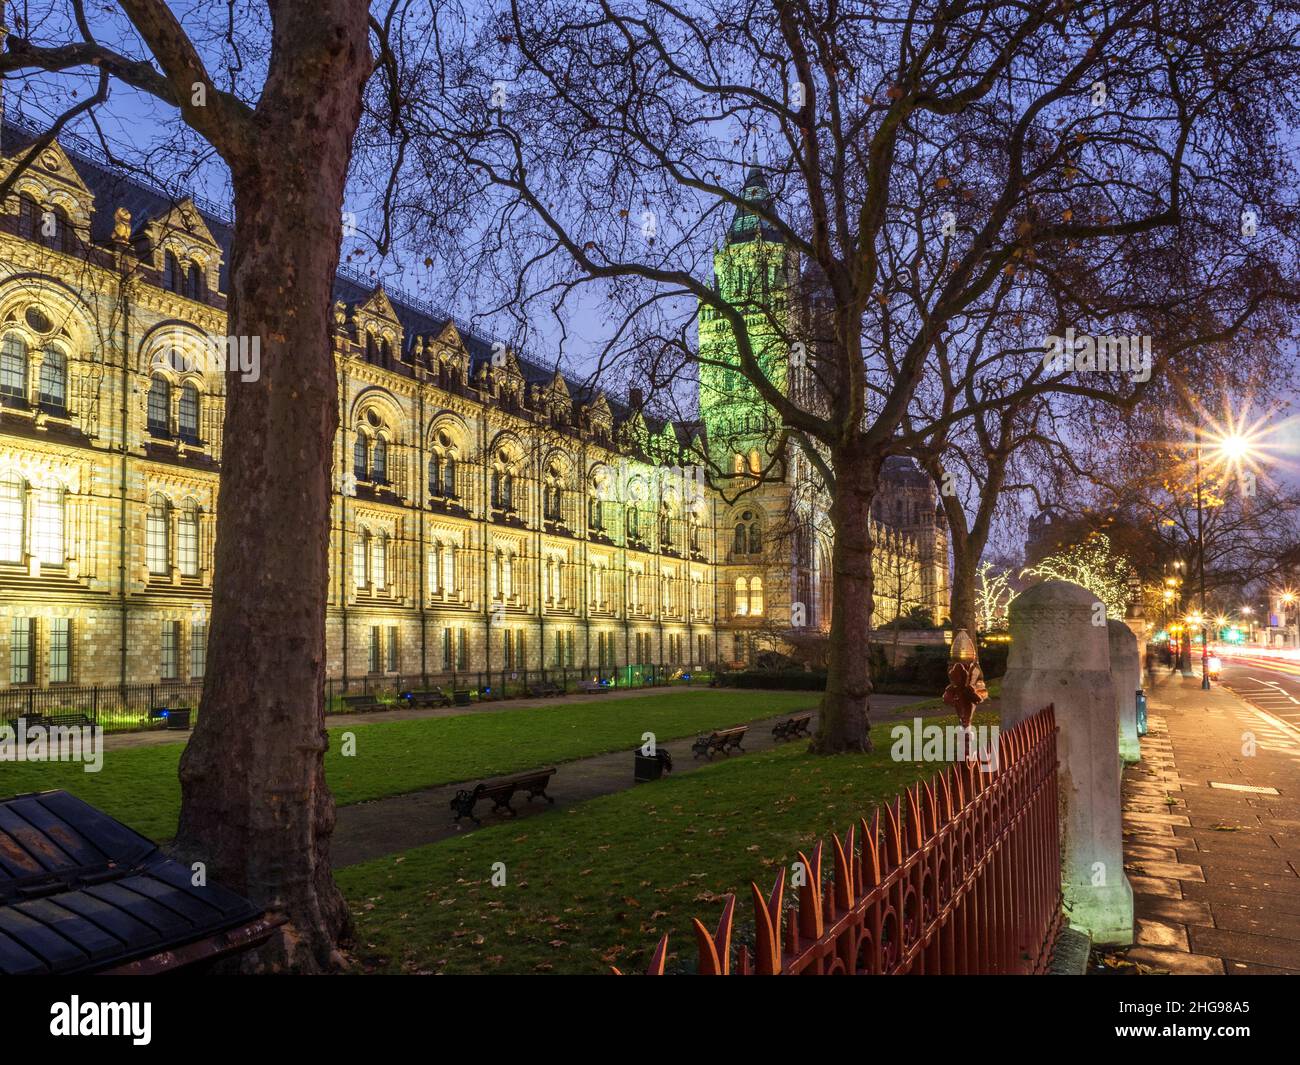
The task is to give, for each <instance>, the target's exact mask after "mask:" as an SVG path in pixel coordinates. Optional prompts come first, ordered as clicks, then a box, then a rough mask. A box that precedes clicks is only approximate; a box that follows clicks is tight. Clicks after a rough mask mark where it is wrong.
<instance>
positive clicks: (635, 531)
mask: <svg viewBox="0 0 1300 1065" xmlns="http://www.w3.org/2000/svg"><path fill="white" fill-rule="evenodd" d="M627 535H628V538H629V539H631V540H636V539H638V538H639V537H640V536H641V512H640V511H639V510H638V509H637V505H636V504H635V503H629V504H628V505H627Z"/></svg>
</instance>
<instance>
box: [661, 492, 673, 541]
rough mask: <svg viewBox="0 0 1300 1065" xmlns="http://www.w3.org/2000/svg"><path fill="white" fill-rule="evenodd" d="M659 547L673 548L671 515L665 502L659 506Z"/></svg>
mask: <svg viewBox="0 0 1300 1065" xmlns="http://www.w3.org/2000/svg"><path fill="white" fill-rule="evenodd" d="M659 545H660V546H661V547H672V546H673V514H672V510H671V508H670V507H669V506H668V504H667V503H666V502H665V503H662V504H660V506H659Z"/></svg>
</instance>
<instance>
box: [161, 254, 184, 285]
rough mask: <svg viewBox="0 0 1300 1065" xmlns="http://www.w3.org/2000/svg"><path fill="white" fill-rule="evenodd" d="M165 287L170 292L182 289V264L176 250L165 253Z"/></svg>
mask: <svg viewBox="0 0 1300 1065" xmlns="http://www.w3.org/2000/svg"><path fill="white" fill-rule="evenodd" d="M163 288H165V289H167V291H168V292H180V290H181V264H180V260H179V259H177V258H176V253H175V252H170V251H169V252H164V253H163Z"/></svg>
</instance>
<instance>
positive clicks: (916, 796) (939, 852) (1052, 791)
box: [614, 706, 1061, 976]
mask: <svg viewBox="0 0 1300 1065" xmlns="http://www.w3.org/2000/svg"><path fill="white" fill-rule="evenodd" d="M996 766H997V768H996V769H995V770H994V771H993V772H991V773H990V772H982V771H981V769H980V766H979V764H978V763H975V762H958V763H955V764H953V765H951V766H949V767H948V768H947V769H946V770H944V771H943V772H942V773H939V774H938V775H937V776H935V777H934V778H933V779H932V780H930V781H928V782H924V783H918V784H916V785H914V786H913V787H911V788H908V789H907V790H906V791H905V792H903V793H902V794H901V795H898V796H896V797H895V798H894V801H893V802H892V803H890V804H887V805H886V806H885V807H883V809H882V808H877V809H876V811H875V812H874V814H873V816H872V818H871V822H870V824H868V822H867V821H866V819H863V820H862V821H861V825H860V831H859V832H857V833H855V831H854V830H853V829H852V828H850V829H849V830H848V832H847V833H845V835H844V836H843V838H841V837H839V836H832V837H831V843H832V847H831V854H832V857H833V860H834V866H835V867H834V871H833V875H832V878H831V880H830V881H829V882H828V883H823V880H822V850H823V847H822V843H821V842H820V841H818V843H817V845H816V846H815V847H814V848H813V852H812V857H811V858H808V857H806V856H805V855H804V853H803V852H802V851H800V852H799V864H798V865H796V867H795V868H796V869H799V866H802V869H801V870H800V871H801V872H802V874H803V875H802V877H801V879H802V881H803V883H802V884H801V885H800V886H799V887H798V889H797V890H798V905H797V907H795V908H794V910H793V913H792V914H789V915H787V913H786V910H785V905H784V899H785V878H786V871H785V870H784V869H783V870H782V871H781V873H780V875H778V876H777V879H776V884H775V886H774V887H773V888H772V891H771V893H770V894H768V896H767V897H766V898H764V897H763V894H762V892H761V891H760V890H759V888H758V885H757V884H754V883H752V882H751V884H750V889H751V892H752V894H753V900H754V911H755V921H754V924H755V945H754V949H753V951H752V953H751V951H750V950H749V949H748V948H746V947H743V946H742V947H740V948H739V949H738V950H737V951H736V964H735V966H734V967H733V966H732V964H731V962H732V949H731V935H732V927H733V922H734V920H735V916H736V897H735V895H728V896H727V897H726V901H725V903H724V905H723V908H722V917H721V920H719V922H718V926H717V929H716V931H714V932H712V933H710V932H709V930H708V928H706V927H705V925H703V924H702V923H701V922H700V921H699V920H695V921H694V922H693V923H694V926H695V938H696V940H697V942H698V946H699V963H698V971H699V972H700V973H701V974H704V975H711V976H712V975H721V976H727V975H732V974H735V975H754V974H758V975H771V974H777V973H780V974H783V975H795V974H805V975H817V976H824V975H834V974H844V973H859V974H864V975H865V974H883V975H894V974H904V973H911V974H934V973H939V974H963V973H1007V974H1032V973H1042V972H1044V971H1045V970H1046V968H1047V966H1048V964H1049V963H1050V961H1051V956H1052V949H1053V947H1054V945H1055V942H1056V936H1057V933H1058V932H1059V931H1060V927H1061V860H1060V826H1059V818H1058V806H1057V802H1058V799H1057V782H1056V767H1057V763H1056V720H1055V715H1054V712H1053V707H1051V706H1048V707H1046V708H1044V709H1043V710H1040V711H1039V712H1038V713H1037V714H1035V715H1034V716H1033V717H1030V718H1027V719H1026V720H1024V721H1022V722H1020V723H1019V724H1017V725H1015V726H1014V727H1012V728H1010V729H1008V730H1007V731H1006V732H1003V733H1002V734H1001V735H1000V736H999V738H998V761H997V762H996ZM855 836H856V841H855ZM787 917H789V918H790V919H789V920H788V922H787ZM667 961H668V937H667V936H666V935H665V936H664V937H663V938H662V939H661V940H660V941H659V944H658V946H657V947H656V948H655V951H654V954H653V956H652V957H651V960H650V965H649V968H648V970H647V972H648V973H649V974H650V975H663V973H664V970H665V966H666V964H667ZM614 971H615V972H618V970H617V969H615V970H614Z"/></svg>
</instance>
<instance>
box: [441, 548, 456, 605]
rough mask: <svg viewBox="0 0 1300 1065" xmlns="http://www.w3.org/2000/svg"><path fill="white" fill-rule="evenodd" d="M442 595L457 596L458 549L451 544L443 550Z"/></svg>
mask: <svg viewBox="0 0 1300 1065" xmlns="http://www.w3.org/2000/svg"><path fill="white" fill-rule="evenodd" d="M442 594H443V595H444V596H454V595H455V594H456V548H455V547H454V546H452V545H451V544H448V545H447V546H446V547H444V548H443V549H442Z"/></svg>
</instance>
